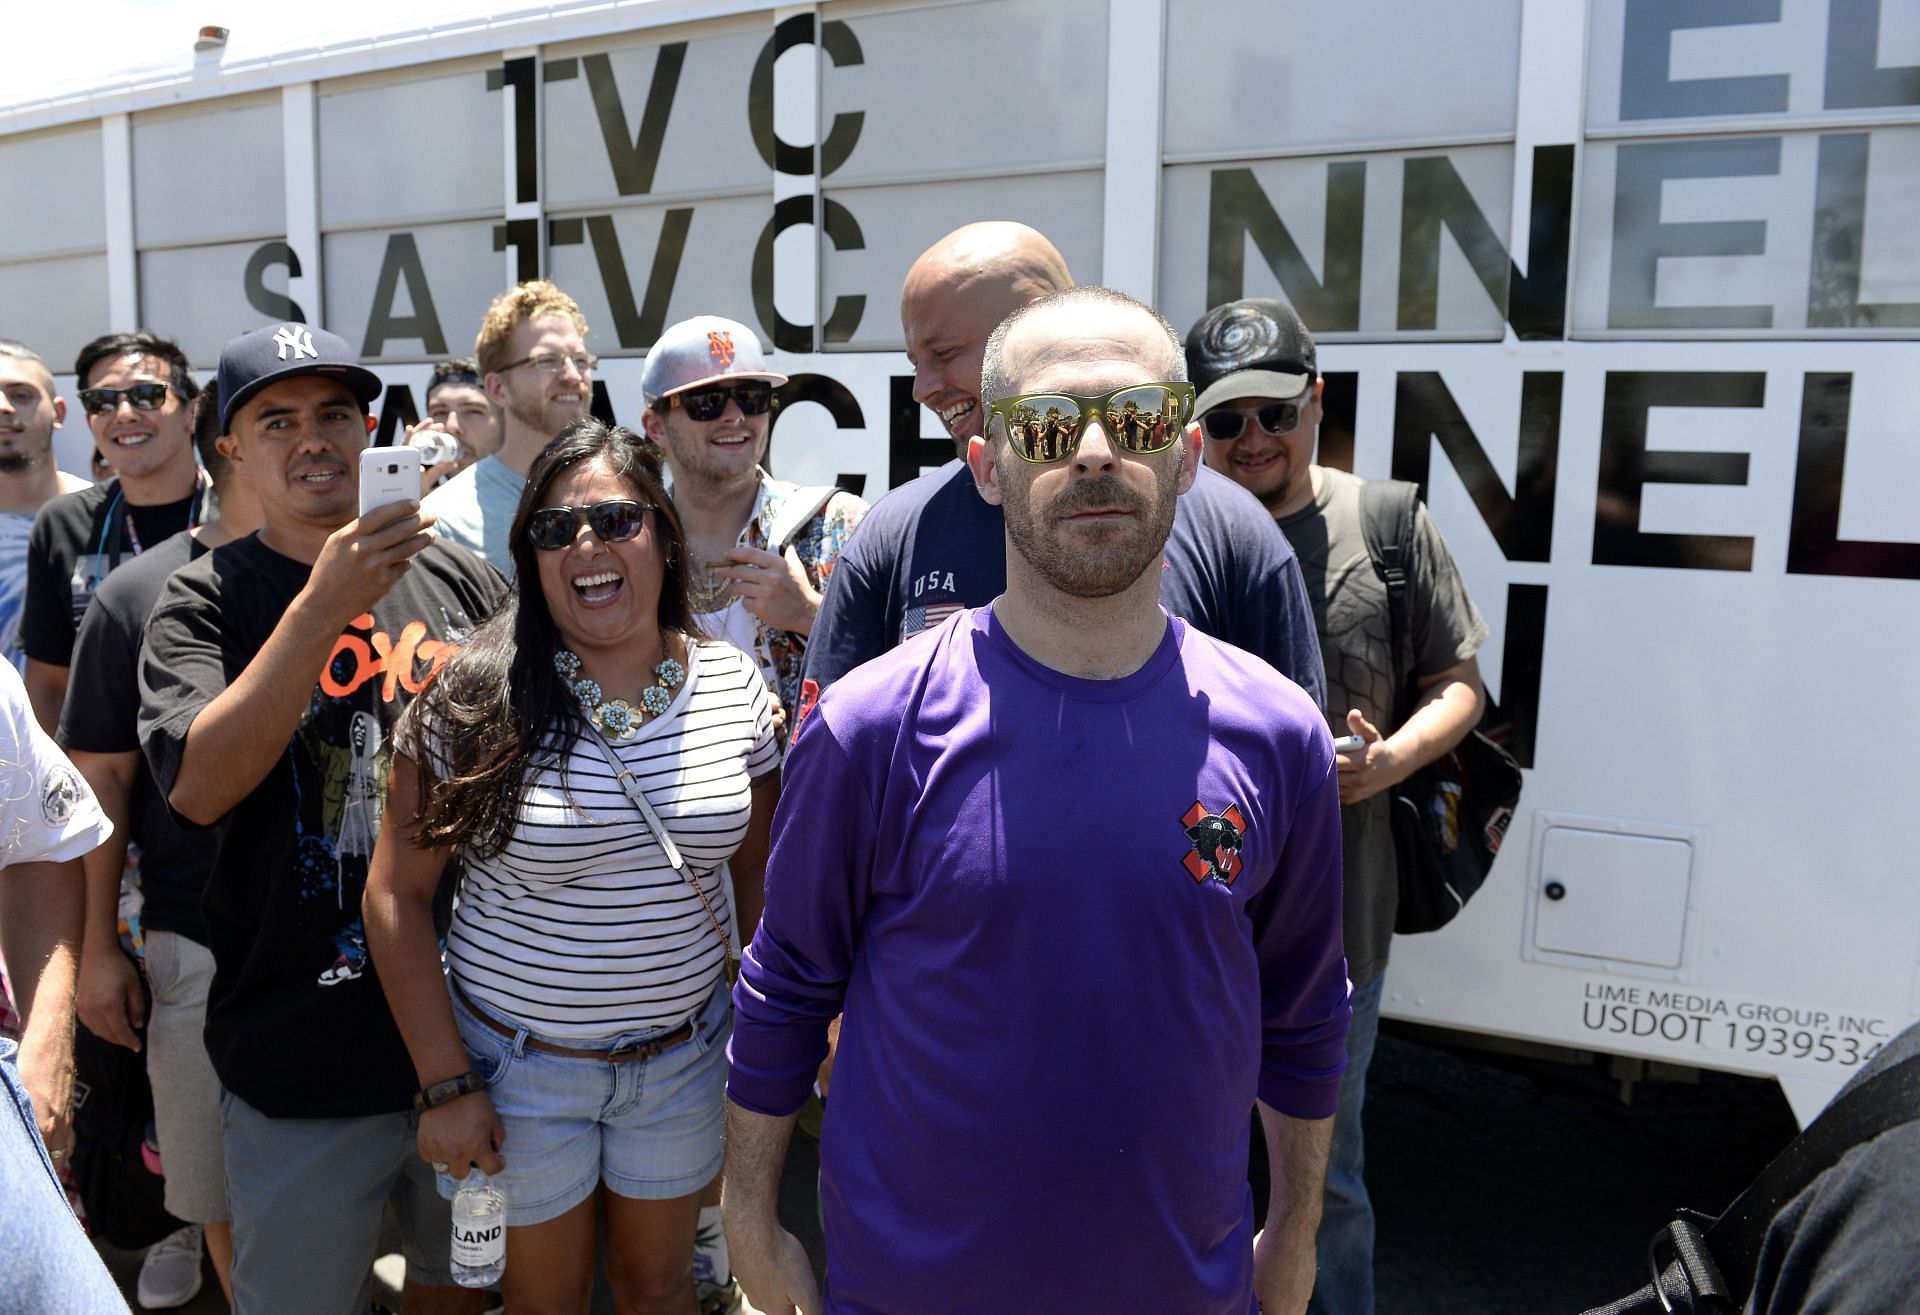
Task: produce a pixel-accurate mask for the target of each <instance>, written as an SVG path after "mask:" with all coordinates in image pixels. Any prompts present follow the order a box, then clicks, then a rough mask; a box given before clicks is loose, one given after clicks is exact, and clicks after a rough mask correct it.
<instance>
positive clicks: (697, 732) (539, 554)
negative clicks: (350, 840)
mask: <svg viewBox="0 0 1920 1315" xmlns="http://www.w3.org/2000/svg"><path fill="white" fill-rule="evenodd" d="M512 534H513V539H512V543H513V564H514V568H515V572H516V576H517V583H516V586H515V590H514V593H513V595H512V596H511V597H510V598H509V601H508V602H507V604H506V605H505V606H504V607H503V608H502V610H501V611H500V612H499V613H498V614H496V615H495V616H494V617H492V618H491V619H489V620H488V621H487V622H486V623H485V624H484V625H482V626H481V627H480V628H479V629H477V630H476V631H474V633H473V635H472V636H471V637H470V638H469V639H468V641H467V642H466V645H465V647H464V648H462V649H461V651H460V652H459V653H458V654H457V655H456V656H455V657H454V658H453V659H452V660H451V661H450V662H449V663H448V664H447V665H446V666H445V667H444V668H443V669H442V670H441V671H440V673H439V675H438V676H436V677H435V678H434V680H433V681H432V683H431V684H429V685H428V687H427V689H426V690H425V691H424V692H423V693H422V694H421V696H420V697H419V698H418V699H417V700H416V701H415V702H414V705H413V707H412V709H411V710H410V712H409V713H408V716H407V717H406V719H405V720H403V722H402V723H401V725H400V728H399V731H398V740H397V751H396V752H395V754H394V757H393V768H392V773H393V775H392V780H391V783H390V785H389V789H388V795H387V800H388V803H387V808H388V817H387V825H386V828H385V830H384V831H383V833H382V834H381V836H380V839H379V843H378V847H377V849H376V851H375V855H374V860H373V867H372V871H371V873H370V875H369V877H368V881H367V898H366V923H367V938H368V941H369V943H370V945H371V948H372V951H373V956H374V961H375V964H376V966H377V968H378V970H379V975H380V980H381V984H382V986H383V987H384V988H385V990H386V993H387V999H388V1001H389V1002H390V1003H391V1005H392V1007H393V1014H394V1017H395V1019H396V1020H397V1021H398V1022H399V1024H400V1031H401V1034H402V1036H403V1037H404V1038H405V1039H406V1043H407V1049H408V1051H409V1052H410V1053H411V1054H412V1056H413V1062H414V1067H415V1068H416V1069H417V1070H418V1073H419V1079H420V1085H421V1088H422V1097H421V1098H420V1103H424V1104H426V1105H427V1108H426V1110H425V1112H424V1113H423V1114H422V1115H421V1119H420V1136H419V1146H420V1154H421V1155H422V1156H423V1157H425V1158H426V1159H428V1160H430V1161H433V1162H435V1164H436V1167H441V1166H445V1167H444V1168H442V1177H441V1182H440V1185H441V1190H442V1191H443V1192H445V1193H448V1194H451V1193H452V1191H453V1189H454V1187H455V1185H456V1184H455V1181H454V1180H455V1179H457V1178H461V1177H464V1176H465V1175H466V1173H467V1172H468V1166H469V1165H478V1166H479V1167H480V1168H481V1169H483V1170H485V1171H486V1172H487V1173H488V1174H490V1175H494V1176H495V1179H496V1181H497V1182H498V1183H499V1184H500V1186H501V1188H502V1190H503V1191H504V1193H505V1195H506V1199H507V1269H506V1278H505V1284H506V1298H507V1308H508V1309H509V1310H512V1311H513V1312H515V1315H535V1313H536V1312H541V1311H579V1310H585V1309H586V1308H587V1305H588V1296H589V1290H590V1285H591V1280H592V1274H593V1260H594V1245H595V1243H594V1239H595V1235H596V1233H595V1230H596V1213H598V1214H600V1215H602V1216H603V1217H604V1223H605V1237H606V1257H605V1259H606V1267H607V1274H608V1278H609V1279H610V1281H611V1284H612V1287H613V1292H614V1296H615V1299H616V1300H617V1302H618V1304H619V1308H620V1310H621V1311H622V1312H628V1313H638V1312H660V1313H661V1315H667V1313H669V1312H670V1313H671V1315H694V1309H695V1305H694V1296H693V1282H692V1276H691V1270H690V1263H689V1257H690V1256H691V1254H692V1251H693V1235H694V1225H695V1220H696V1217H697V1215H698V1211H699V1205H698V1201H699V1193H700V1189H701V1188H702V1187H704V1186H705V1185H706V1184H707V1182H708V1181H710V1180H711V1179H712V1178H713V1177H714V1176H715V1175H716V1174H717V1173H718V1172H719V1169H720V1159H721V1149H722V1148H721V1138H722V1122H723V1114H722V1100H723V1094H722V1093H723V1088H724V1083H725V1077H726V1061H725V1058H724V1053H723V1052H724V1042H725V1038H726V1032H727V1027H728V1022H729V1014H728V1008H729V1004H728V986H729V982H728V977H729V974H728V971H727V970H728V967H729V963H730V959H729V950H728V936H727V927H726V921H725V920H726V909H727V900H726V895H725V893H724V892H723V890H722V885H721V883H722V881H723V880H726V879H727V878H728V876H729V873H730V874H731V879H732V882H733V897H734V902H735V905H736V907H737V909H738V911H739V917H740V925H741V928H742V929H743V930H744V931H746V932H747V934H748V935H751V933H752V929H753V927H754V925H755V923H756V922H757V921H758V918H759V910H760V904H761V888H760V881H761V874H762V870H763V868H764V864H765V858H766V847H767V828H768V824H769V822H770V819H771V815H772V811H773V802H774V797H775V794H776V792H777V790H778V784H777V777H776V775H775V765H776V763H777V761H778V758H777V754H776V750H775V745H774V736H773V723H772V716H771V708H770V705H769V699H768V697H767V688H766V682H765V681H764V680H762V679H761V678H760V675H759V672H757V671H756V670H755V669H754V665H753V660H752V659H751V658H748V657H746V656H744V655H743V654H742V653H741V652H740V651H739V650H738V649H736V648H734V647H732V646H731V645H728V644H723V643H719V642H715V641H708V640H703V639H700V638H698V637H697V636H695V635H692V634H689V633H688V630H689V626H690V618H691V613H690V611H689V608H688V605H687V595H686V578H687V560H686V549H685V544H684V537H683V535H682V533H681V528H680V522H679V519H678V518H677V517H676V516H675V514H674V512H673V509H672V506H671V504H669V502H668V501H667V498H666V494H665V491H664V489H663V488H662V486H661V480H660V466H659V460H658V458H657V456H655V455H654V450H653V448H652V447H651V446H650V445H648V444H646V443H645V441H644V440H642V439H639V438H637V437H635V436H634V435H633V434H632V433H631V431H628V430H625V429H609V428H608V427H607V426H605V425H602V424H600V423H599V422H598V421H593V420H580V421H576V422H575V423H573V424H571V425H568V426H567V427H566V428H565V429H564V430H562V431H561V432H560V435H559V437H557V438H556V439H555V440H554V441H553V442H552V443H551V444H549V445H548V447H547V449H546V450H545V451H544V452H543V453H541V455H540V456H539V458H538V459H537V460H535V462H534V463H533V468H532V470H531V471H530V472H529V473H528V476H527V487H526V492H525V494H524V495H523V496H522V497H521V499H520V507H519V510H518V512H517V513H516V514H515V516H514V523H513V531H512ZM454 859H457V860H459V862H460V866H461V870H462V876H461V884H460V888H459V889H460V901H459V904H458V906H457V908H456V909H455V912H454V915H453V921H452V927H451V929H450V930H449V931H448V933H447V940H446V965H447V971H446V973H445V974H444V975H443V973H442V971H441V961H440V951H439V947H438V944H437V942H436V936H435V929H434V916H433V906H434V894H435V891H436V890H437V889H438V888H439V886H440V883H441V877H442V872H443V870H444V869H445V868H446V867H447V865H448V862H449V861H450V860H454ZM729 860H731V862H729Z"/></svg>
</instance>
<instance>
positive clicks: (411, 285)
mask: <svg viewBox="0 0 1920 1315" xmlns="http://www.w3.org/2000/svg"><path fill="white" fill-rule="evenodd" d="M402 279H405V280H406V283H407V300H408V301H409V302H410V303H411V304H412V306H413V313H412V314H411V315H401V314H399V313H398V312H396V311H395V310H394V308H393V303H394V297H395V294H397V293H398V292H399V290H400V281H401V280H402ZM393 338H398V339H401V340H402V341H406V340H409V339H412V340H417V341H418V342H419V343H420V345H421V346H422V347H424V348H425V349H426V354H427V355H428V356H444V355H446V351H447V338H446V335H445V334H443V333H441V332H440V317H439V315H437V314H436V313H435V312H434V309H433V293H432V292H431V291H429V290H428V288H427V271H426V267H425V266H424V265H422V264H421V263H420V248H419V247H418V246H417V245H415V243H414V240H413V234H411V233H393V234H390V235H389V236H388V238H387V254H386V255H385V256H384V257H383V258H382V259H381V261H380V277H379V279H378V281H376V282H375V284H374V288H373V309H372V310H370V311H368V312H367V337H366V341H365V342H364V343H363V344H362V345H361V347H360V354H361V355H362V356H379V355H380V354H381V353H383V352H384V351H386V348H387V342H388V340H389V339H393Z"/></svg>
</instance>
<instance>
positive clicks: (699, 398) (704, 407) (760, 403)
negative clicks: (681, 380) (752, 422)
mask: <svg viewBox="0 0 1920 1315" xmlns="http://www.w3.org/2000/svg"><path fill="white" fill-rule="evenodd" d="M728 398H732V399H733V400H734V402H735V403H736V404H737V405H738V406H739V407H740V414H741V415H743V416H763V415H765V414H766V413H767V412H769V411H771V410H772V409H773V385H772V384H770V383H768V382H767V381H766V380H764V379H747V380H743V381H741V382H740V383H737V384H715V385H714V386H713V387H711V388H694V389H690V390H688V391H687V392H684V393H674V394H671V395H670V396H667V397H663V398H661V399H660V402H661V404H662V405H663V406H666V407H669V408H671V407H673V406H674V405H676V404H677V405H678V406H679V407H680V409H681V410H682V411H685V412H686V413H687V419H689V420H718V419H719V418H720V416H721V413H723V412H724V411H725V410H726V409H727V399H728Z"/></svg>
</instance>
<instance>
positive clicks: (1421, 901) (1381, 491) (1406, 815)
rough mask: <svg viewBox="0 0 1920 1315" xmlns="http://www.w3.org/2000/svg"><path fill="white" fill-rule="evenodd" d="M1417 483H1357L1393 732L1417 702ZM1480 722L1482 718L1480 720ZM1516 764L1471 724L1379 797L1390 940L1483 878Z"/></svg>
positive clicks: (1456, 903)
mask: <svg viewBox="0 0 1920 1315" xmlns="http://www.w3.org/2000/svg"><path fill="white" fill-rule="evenodd" d="M1419 505H1420V489H1419V487H1418V486H1417V485H1414V484H1408V483H1405V482H1404V481H1401V480H1390V479H1383V480H1368V481H1366V482H1365V483H1363V484H1362V485H1361V486H1360V526H1361V532H1362V534H1363V536H1364V537H1365V539H1366V544H1367V556H1368V558H1369V559H1370V560H1371V561H1372V562H1373V569H1374V573H1375V574H1376V575H1378V576H1379V577H1380V582H1381V583H1382V584H1383V585H1385V586H1386V590H1387V613H1388V619H1389V625H1390V629H1389V634H1390V637H1391V643H1392V647H1393V663H1394V670H1395V672H1396V675H1397V676H1398V681H1397V686H1398V687H1397V688H1396V690H1395V697H1394V708H1393V713H1394V721H1393V724H1394V726H1395V727H1398V726H1400V725H1402V724H1403V723H1404V722H1405V721H1406V719H1407V717H1408V715H1409V714H1410V713H1411V712H1412V711H1413V709H1414V707H1415V706H1416V705H1417V704H1418V703H1419V701H1420V691H1419V687H1418V686H1417V685H1416V683H1415V681H1414V678H1413V669H1414V654H1413V626H1412V623H1411V621H1410V620H1409V617H1408V609H1409V600H1408V594H1409V591H1410V587H1411V586H1410V573H1411V569H1412V563H1413V534H1414V525H1415V519H1416V517H1415V513H1416V511H1417V509H1418V507H1419ZM1482 720H1483V722H1484V717H1483V718H1482ZM1520 787H1521V778H1520V765H1519V764H1518V763H1516V762H1515V761H1514V760H1513V755H1512V754H1510V753H1508V752H1507V751H1506V750H1505V749H1504V748H1502V747H1501V746H1500V745H1498V744H1496V743H1494V742H1493V741H1492V740H1491V739H1489V738H1488V737H1487V735H1486V734H1485V732H1483V731H1482V730H1481V729H1480V728H1479V727H1475V728H1474V729H1473V730H1472V731H1469V732H1468V733H1467V737H1466V738H1465V739H1464V740H1462V741H1460V743H1459V744H1457V745H1455V746H1454V747H1453V748H1452V749H1451V750H1449V751H1448V752H1446V753H1444V754H1442V755H1441V756H1440V757H1438V758H1436V759H1435V760H1434V761H1432V762H1430V763H1428V764H1427V765H1426V766H1425V767H1422V768H1421V769H1420V770H1419V771H1417V772H1415V773H1414V774H1413V775H1412V776H1409V777H1408V778H1407V779H1406V780H1404V781H1402V782H1400V784H1398V785H1396V786H1394V787H1393V790H1392V793H1391V795H1390V796H1389V803H1390V809H1391V815H1392V818H1393V848H1394V853H1395V856H1396V859H1397V863H1398V868H1399V881H1400V910H1399V913H1398V914H1397V915H1396V916H1395V918H1394V924H1393V929H1394V931H1395V932H1396V933H1397V934H1400V935H1409V934H1414V933H1418V932H1428V931H1438V930H1439V929H1440V928H1442V927H1444V926H1446V925H1447V924H1448V923H1449V922H1452V921H1453V919H1454V917H1455V916H1456V915H1457V914H1458V913H1459V912H1460V910H1461V909H1463V908H1465V907H1466V905H1467V901H1468V900H1470V899H1472V898H1473V895H1474V892H1475V891H1477V890H1479V889H1480V886H1481V883H1483V882H1484V881H1486V879H1487V870H1488V869H1489V868H1491V867H1492V866H1493V860H1494V857H1495V856H1496V855H1497V854H1499V852H1500V843H1501V841H1503V840H1504V839H1506V835H1507V828H1508V827H1509V826H1510V825H1512V823H1513V815H1514V809H1515V808H1516V807H1517V806H1518V805H1519V802H1520Z"/></svg>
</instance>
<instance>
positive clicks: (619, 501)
mask: <svg viewBox="0 0 1920 1315" xmlns="http://www.w3.org/2000/svg"><path fill="white" fill-rule="evenodd" d="M652 510H653V505H652V504H651V503H647V502H636V501H634V500H633V499H632V498H610V499H608V500H607V501H606V502H596V503H594V504H593V505H592V506H590V507H541V508H540V509H539V510H537V511H535V512H534V513H533V514H532V515H531V516H529V517H527V542H529V543H531V544H532V545H533V546H534V547H536V548H539V549H542V550H543V551H546V552H553V551H555V550H557V549H560V548H565V547H567V546H569V545H570V544H572V543H573V541H574V539H575V538H576V537H578V535H579V533H580V522H581V521H583V520H584V521H585V522H586V523H587V525H588V527H589V528H591V529H592V530H593V533H594V536H595V537H596V538H598V539H599V540H600V542H602V543H625V542H626V541H627V540H628V539H631V538H634V537H635V536H637V535H638V534H639V533H640V531H641V529H642V528H644V527H645V525H646V523H647V513H648V512H649V511H652Z"/></svg>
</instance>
